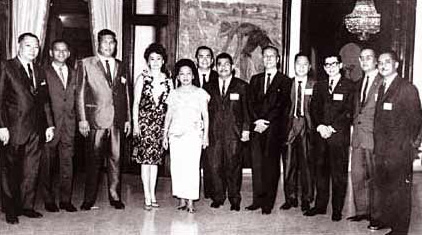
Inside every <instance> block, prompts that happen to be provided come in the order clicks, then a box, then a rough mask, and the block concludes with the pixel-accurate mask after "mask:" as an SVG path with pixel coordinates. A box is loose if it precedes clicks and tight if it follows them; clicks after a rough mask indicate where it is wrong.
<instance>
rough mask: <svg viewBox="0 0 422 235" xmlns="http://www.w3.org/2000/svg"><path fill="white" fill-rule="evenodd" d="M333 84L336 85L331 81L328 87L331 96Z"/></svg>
mask: <svg viewBox="0 0 422 235" xmlns="http://www.w3.org/2000/svg"><path fill="white" fill-rule="evenodd" d="M333 83H334V80H333V79H331V80H330V86H329V87H328V91H329V92H330V94H333Z"/></svg>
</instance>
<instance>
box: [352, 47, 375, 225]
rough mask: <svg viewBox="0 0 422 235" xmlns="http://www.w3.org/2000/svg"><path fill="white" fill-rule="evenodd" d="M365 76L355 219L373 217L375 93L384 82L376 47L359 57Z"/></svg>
mask: <svg viewBox="0 0 422 235" xmlns="http://www.w3.org/2000/svg"><path fill="white" fill-rule="evenodd" d="M359 62H360V67H361V68H362V71H363V72H364V77H363V78H362V79H361V80H360V81H359V82H358V84H357V87H356V90H355V95H354V99H355V100H354V105H353V106H354V112H353V133H352V159H351V161H352V162H351V177H352V186H353V200H354V204H355V215H354V216H352V217H349V218H347V219H349V220H351V221H361V220H369V217H370V210H369V204H370V200H371V195H372V193H371V191H372V189H371V185H370V184H371V183H372V180H371V179H372V177H373V167H374V165H373V164H374V154H373V152H374V135H373V131H374V114H375V102H376V100H375V95H376V93H377V92H378V88H379V87H380V85H381V84H382V78H381V76H380V75H379V74H378V70H377V58H376V55H375V51H374V50H373V49H369V48H365V49H363V50H362V51H361V53H360V56H359Z"/></svg>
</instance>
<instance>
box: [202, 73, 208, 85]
mask: <svg viewBox="0 0 422 235" xmlns="http://www.w3.org/2000/svg"><path fill="white" fill-rule="evenodd" d="M206 76H207V75H206V74H205V73H204V74H202V84H201V87H203V86H204V84H205V78H206Z"/></svg>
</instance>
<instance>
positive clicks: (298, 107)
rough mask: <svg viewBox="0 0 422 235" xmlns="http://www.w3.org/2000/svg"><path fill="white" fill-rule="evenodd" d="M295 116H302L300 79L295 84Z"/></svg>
mask: <svg viewBox="0 0 422 235" xmlns="http://www.w3.org/2000/svg"><path fill="white" fill-rule="evenodd" d="M296 117H302V81H298V85H297V98H296Z"/></svg>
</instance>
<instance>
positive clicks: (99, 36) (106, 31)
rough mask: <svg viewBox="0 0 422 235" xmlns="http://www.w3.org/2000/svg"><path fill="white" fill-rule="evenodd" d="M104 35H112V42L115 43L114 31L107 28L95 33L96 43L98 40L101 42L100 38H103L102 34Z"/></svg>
mask: <svg viewBox="0 0 422 235" xmlns="http://www.w3.org/2000/svg"><path fill="white" fill-rule="evenodd" d="M106 35H110V36H112V37H113V39H114V42H116V43H117V39H116V33H114V32H113V31H111V30H109V29H102V30H101V31H100V32H98V34H97V40H98V43H100V42H101V40H102V38H103V37H104V36H106Z"/></svg>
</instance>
